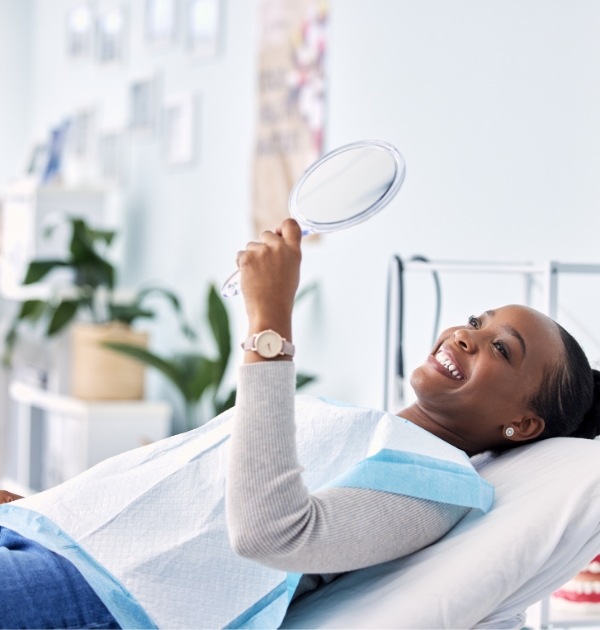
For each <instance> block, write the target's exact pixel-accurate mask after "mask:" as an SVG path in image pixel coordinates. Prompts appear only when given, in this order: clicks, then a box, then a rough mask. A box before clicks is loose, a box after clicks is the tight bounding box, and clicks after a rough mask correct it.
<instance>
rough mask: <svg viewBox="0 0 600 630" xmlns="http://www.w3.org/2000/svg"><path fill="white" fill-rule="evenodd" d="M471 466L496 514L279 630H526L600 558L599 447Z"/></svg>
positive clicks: (332, 592) (290, 617)
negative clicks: (489, 491)
mask: <svg viewBox="0 0 600 630" xmlns="http://www.w3.org/2000/svg"><path fill="white" fill-rule="evenodd" d="M473 463H474V465H475V467H476V468H477V469H478V470H479V473H480V474H481V476H482V477H484V478H485V479H487V480H488V481H489V482H490V483H492V484H493V485H494V486H495V488H496V495H495V496H496V498H495V502H494V507H493V508H492V510H491V511H490V512H489V513H488V514H486V515H483V514H482V513H481V512H480V511H479V510H471V512H469V513H468V514H467V516H466V517H465V518H464V519H463V520H462V521H461V522H460V523H459V524H458V525H457V526H456V527H455V528H454V529H452V530H451V531H450V532H449V533H448V534H447V535H446V536H445V537H444V538H442V539H441V540H440V541H438V542H437V543H435V544H434V545H432V546H430V547H428V548H426V549H422V550H420V551H418V552H416V553H414V554H412V555H410V556H407V557H405V558H400V559H399V560H394V561H392V562H387V563H385V564H380V565H376V566H373V567H369V568H367V569H362V570H359V571H354V572H351V573H348V574H346V575H343V576H341V577H340V578H338V579H337V580H335V581H334V582H332V583H330V584H328V585H326V586H324V587H322V588H320V589H318V590H316V591H313V592H311V593H308V594H307V595H305V596H303V597H301V598H299V599H298V600H297V601H296V602H294V603H293V604H292V605H291V607H290V609H289V610H288V613H287V615H286V617H285V619H284V622H283V624H282V626H281V627H282V628H521V627H522V626H523V625H524V623H525V612H524V611H525V609H526V608H528V607H529V606H531V605H532V604H534V603H535V602H537V601H539V600H541V599H542V598H544V597H546V596H548V595H549V594H550V593H552V592H553V591H555V590H556V589H558V588H559V587H560V586H561V585H562V584H564V583H565V582H567V581H568V580H569V579H571V578H572V577H573V576H574V575H575V574H576V573H577V572H578V571H580V570H581V569H582V568H583V567H584V566H585V565H586V564H587V563H588V562H589V561H590V560H591V559H592V558H593V557H594V556H595V555H597V554H598V553H600V441H593V440H583V439H578V438H553V439H549V440H545V441H543V442H539V443H537V444H532V445H528V446H523V447H520V448H516V449H513V450H511V451H507V452H505V453H503V454H502V455H500V456H498V457H495V458H494V457H493V456H491V455H488V454H484V455H481V456H478V460H477V461H475V458H474V460H473ZM598 625H600V621H599V623H598Z"/></svg>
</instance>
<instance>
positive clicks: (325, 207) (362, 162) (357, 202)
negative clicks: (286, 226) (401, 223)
mask: <svg viewBox="0 0 600 630" xmlns="http://www.w3.org/2000/svg"><path fill="white" fill-rule="evenodd" d="M405 172H406V166H405V163H404V158H403V157H402V156H401V155H400V153H399V152H398V150H397V149H396V148H395V147H393V146H392V145H391V144H388V143H387V142H380V141H379V140H364V141H361V142H353V143H352V144H346V145H344V146H343V147H340V148H339V149H335V150H334V151H331V152H330V153H327V155H324V156H323V157H322V158H321V159H320V160H317V161H316V162H315V163H314V164H313V165H312V166H310V167H309V168H308V169H307V170H306V171H304V173H303V174H302V175H301V176H300V178H299V179H298V181H297V182H296V184H295V185H294V188H293V189H292V192H291V194H290V199H289V203H288V206H289V210H290V215H291V217H292V218H293V219H296V221H298V223H299V224H300V227H301V228H302V235H303V236H306V235H307V234H318V233H325V232H337V231H338V230H344V229H346V228H349V227H352V226H353V225H356V224H357V223H362V222H363V221H366V220H367V219H369V218H371V217H372V216H373V215H374V214H375V213H376V212H379V211H380V210H381V209H382V208H383V207H385V206H387V204H388V203H389V202H390V201H391V200H392V199H393V198H394V197H395V196H396V193H397V192H398V190H400V186H402V182H403V181H404V174H405ZM239 292H240V272H239V271H236V272H235V273H234V274H233V275H232V276H231V277H230V278H229V279H228V280H227V281H226V282H225V284H224V285H223V288H222V289H221V295H222V296H223V297H233V296H234V295H237V294H238V293H239Z"/></svg>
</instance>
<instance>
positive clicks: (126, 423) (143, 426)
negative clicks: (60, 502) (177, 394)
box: [9, 382, 172, 490]
mask: <svg viewBox="0 0 600 630" xmlns="http://www.w3.org/2000/svg"><path fill="white" fill-rule="evenodd" d="M9 395H10V398H11V401H13V404H15V405H16V406H17V413H16V414H15V417H16V426H14V430H15V433H16V435H14V436H13V438H14V439H12V440H11V444H12V448H14V449H15V452H14V453H12V455H13V457H12V460H13V466H12V470H11V471H10V473H9V477H11V478H12V479H14V481H16V482H17V483H18V484H19V485H20V486H21V487H23V486H24V487H26V488H32V489H33V490H46V489H48V488H51V487H53V486H55V485H58V484H59V483H62V482H63V481H67V480H68V479H70V478H72V477H74V476H76V475H78V474H80V473H82V472H83V471H84V470H86V469H88V468H90V467H91V466H94V465H95V464H97V463H99V462H101V461H102V460H104V459H106V458H108V457H112V456H113V455H118V454H120V453H124V452H125V451H128V450H131V449H134V448H137V447H139V446H145V445H146V444H150V443H152V442H156V441H158V440H162V439H163V438H166V437H168V436H169V435H170V431H171V415H172V409H171V407H170V405H169V404H168V403H166V402H163V401H156V402H149V401H119V402H87V401H82V400H78V399H76V398H72V397H70V396H62V395H59V394H53V393H51V392H48V391H45V390H43V389H39V388H37V387H34V386H32V385H27V384H25V383H20V382H13V383H11V385H10V388H9ZM40 412H42V413H41V414H40ZM34 415H35V416H37V417H34ZM11 473H12V474H11Z"/></svg>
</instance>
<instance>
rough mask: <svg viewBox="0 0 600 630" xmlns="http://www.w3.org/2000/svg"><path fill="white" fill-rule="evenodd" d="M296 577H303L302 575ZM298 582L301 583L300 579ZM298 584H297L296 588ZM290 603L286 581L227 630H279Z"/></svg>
mask: <svg viewBox="0 0 600 630" xmlns="http://www.w3.org/2000/svg"><path fill="white" fill-rule="evenodd" d="M294 575H300V576H301V575H302V574H294ZM298 581H300V577H299V578H298ZM297 584H298V583H297V582H296V586H297ZM296 586H294V590H296ZM292 595H293V592H292ZM289 602H290V599H289V595H288V584H287V582H285V581H284V582H281V584H278V585H277V586H276V587H275V588H274V589H273V590H272V591H271V592H269V593H267V594H266V595H265V596H264V597H263V598H261V599H259V600H258V601H257V602H256V604H254V605H253V606H250V608H248V609H247V610H246V611H244V612H243V613H242V614H241V615H240V616H239V617H236V618H235V619H234V620H233V621H231V622H229V623H228V624H227V625H226V626H225V629H226V630H229V629H232V630H233V629H234V628H253V629H254V628H256V629H257V630H264V629H265V628H278V627H279V626H280V624H281V620H282V619H283V617H284V616H285V611H286V610H287V607H288V605H289Z"/></svg>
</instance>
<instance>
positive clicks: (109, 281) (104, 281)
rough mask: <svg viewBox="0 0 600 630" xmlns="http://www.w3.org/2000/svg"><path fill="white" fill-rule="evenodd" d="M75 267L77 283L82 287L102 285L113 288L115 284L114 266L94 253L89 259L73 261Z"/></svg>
mask: <svg viewBox="0 0 600 630" xmlns="http://www.w3.org/2000/svg"><path fill="white" fill-rule="evenodd" d="M72 266H73V268H74V269H75V284H77V285H78V286H80V287H85V286H88V287H93V288H96V287H99V286H101V285H104V286H107V287H108V288H109V289H112V288H113V287H114V284H115V269H114V267H113V266H112V265H111V264H110V263H108V262H106V261H105V260H104V259H102V258H100V256H97V255H96V254H93V256H91V257H90V258H89V259H88V260H85V261H79V262H76V263H73V265H72Z"/></svg>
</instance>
